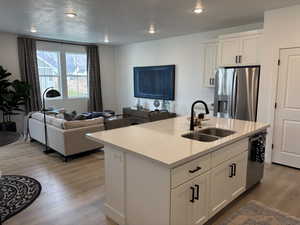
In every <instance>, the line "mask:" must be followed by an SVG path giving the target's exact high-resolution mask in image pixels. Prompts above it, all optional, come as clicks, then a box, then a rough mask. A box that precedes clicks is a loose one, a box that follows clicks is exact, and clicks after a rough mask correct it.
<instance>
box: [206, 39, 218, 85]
mask: <svg viewBox="0 0 300 225" xmlns="http://www.w3.org/2000/svg"><path fill="white" fill-rule="evenodd" d="M217 68H218V42H217V40H214V41H210V42H207V43H205V47H204V86H205V87H214V86H215V74H216V71H217Z"/></svg>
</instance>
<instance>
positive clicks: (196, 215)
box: [192, 173, 210, 225]
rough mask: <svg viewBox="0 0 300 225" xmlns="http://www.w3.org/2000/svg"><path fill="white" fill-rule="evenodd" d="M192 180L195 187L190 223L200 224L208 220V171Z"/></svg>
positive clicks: (193, 224)
mask: <svg viewBox="0 0 300 225" xmlns="http://www.w3.org/2000/svg"><path fill="white" fill-rule="evenodd" d="M192 182H193V186H194V187H195V202H194V204H193V209H192V210H193V217H192V218H193V219H192V225H202V224H204V223H205V222H206V221H207V220H208V202H209V191H210V190H209V189H210V188H209V173H207V174H204V175H202V176H199V177H196V178H195V179H194V180H193V181H192Z"/></svg>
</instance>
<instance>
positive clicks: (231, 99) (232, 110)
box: [214, 66, 260, 121]
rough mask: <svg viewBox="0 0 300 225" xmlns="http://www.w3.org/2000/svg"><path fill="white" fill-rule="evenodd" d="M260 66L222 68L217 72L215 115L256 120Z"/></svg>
mask: <svg viewBox="0 0 300 225" xmlns="http://www.w3.org/2000/svg"><path fill="white" fill-rule="evenodd" d="M259 76H260V66H249V67H228V68H220V69H219V70H218V71H217V73H216V80H215V99H214V115H215V116H217V117H224V118H234V119H240V120H249V121H256V117H257V104H258V90H259Z"/></svg>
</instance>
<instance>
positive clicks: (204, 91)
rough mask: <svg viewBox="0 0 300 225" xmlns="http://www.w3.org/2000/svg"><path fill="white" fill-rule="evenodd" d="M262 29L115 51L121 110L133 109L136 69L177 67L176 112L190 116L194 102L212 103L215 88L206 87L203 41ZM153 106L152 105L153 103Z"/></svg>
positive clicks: (253, 26)
mask: <svg viewBox="0 0 300 225" xmlns="http://www.w3.org/2000/svg"><path fill="white" fill-rule="evenodd" d="M258 28H262V24H250V25H245V26H238V27H232V28H228V29H220V30H216V31H210V32H205V33H196V34H192V35H185V36H179V37H174V38H167V39H162V40H156V41H149V42H142V43H135V44H130V45H125V46H120V47H117V48H116V52H115V57H116V89H117V101H118V106H119V111H121V109H122V107H126V106H133V105H135V104H136V99H135V98H134V97H133V67H134V66H152V65H166V64H176V78H175V79H176V84H175V85H176V87H175V99H176V102H175V107H174V108H175V112H176V113H178V114H181V115H187V114H188V113H189V111H190V107H191V104H192V102H193V101H195V100H197V99H202V100H204V101H206V102H207V103H212V102H213V96H214V89H212V88H205V87H203V54H204V51H203V50H204V49H203V42H204V41H206V40H209V39H213V38H217V37H218V35H220V34H227V33H234V32H241V31H247V30H253V29H258ZM150 104H151V103H150Z"/></svg>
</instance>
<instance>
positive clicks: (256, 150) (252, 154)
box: [246, 131, 267, 189]
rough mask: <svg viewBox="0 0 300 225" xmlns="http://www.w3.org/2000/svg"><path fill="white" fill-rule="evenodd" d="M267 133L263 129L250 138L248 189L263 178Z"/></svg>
mask: <svg viewBox="0 0 300 225" xmlns="http://www.w3.org/2000/svg"><path fill="white" fill-rule="evenodd" d="M266 135H267V132H266V131H263V132H261V133H259V134H256V135H254V136H252V137H250V138H249V154H248V164H247V183H246V189H249V188H251V187H252V186H254V185H255V184H257V183H258V182H259V181H260V180H261V179H262V178H263V175H264V162H265V145H266Z"/></svg>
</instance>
